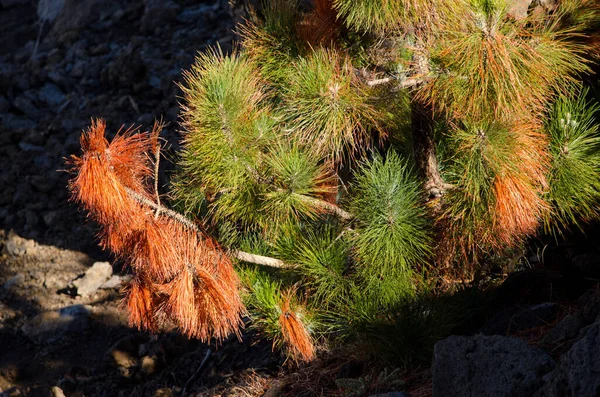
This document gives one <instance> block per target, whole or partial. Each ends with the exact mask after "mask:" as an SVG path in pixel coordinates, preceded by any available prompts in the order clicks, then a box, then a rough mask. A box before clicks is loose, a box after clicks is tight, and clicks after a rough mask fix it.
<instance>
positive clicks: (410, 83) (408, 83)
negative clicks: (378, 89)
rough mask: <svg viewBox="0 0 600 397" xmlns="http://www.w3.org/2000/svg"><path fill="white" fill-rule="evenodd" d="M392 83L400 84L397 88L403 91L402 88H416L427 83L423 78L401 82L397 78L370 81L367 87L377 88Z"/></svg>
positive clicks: (413, 78)
mask: <svg viewBox="0 0 600 397" xmlns="http://www.w3.org/2000/svg"><path fill="white" fill-rule="evenodd" d="M392 81H398V82H399V83H398V86H397V88H401V89H402V88H410V87H414V86H416V85H419V84H421V83H423V82H425V81H426V79H425V78H422V77H412V78H409V79H404V80H400V79H397V78H395V77H384V78H382V79H375V80H369V81H367V85H368V86H369V87H374V86H377V85H382V84H387V83H390V82H392Z"/></svg>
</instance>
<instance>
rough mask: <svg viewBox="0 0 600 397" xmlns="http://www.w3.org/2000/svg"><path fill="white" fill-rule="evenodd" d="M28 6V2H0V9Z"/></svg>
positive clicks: (12, 0)
mask: <svg viewBox="0 0 600 397" xmlns="http://www.w3.org/2000/svg"><path fill="white" fill-rule="evenodd" d="M25 4H29V0H0V7H3V8H8V7H14V6H21V5H25Z"/></svg>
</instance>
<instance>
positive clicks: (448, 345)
mask: <svg viewBox="0 0 600 397" xmlns="http://www.w3.org/2000/svg"><path fill="white" fill-rule="evenodd" d="M555 365H556V364H555V362H554V361H553V360H552V358H551V357H550V356H549V355H548V354H546V353H545V352H543V351H542V350H539V349H536V348H533V347H531V346H529V345H527V343H525V342H524V341H522V340H520V339H516V338H509V337H502V336H496V335H495V336H484V335H476V336H472V337H467V336H451V337H450V338H447V339H445V340H442V341H440V342H438V343H436V345H435V348H434V361H433V369H432V371H433V397H455V396H456V397H475V396H485V397H530V396H532V395H533V393H534V392H535V391H536V390H538V389H539V387H540V386H541V385H542V383H543V382H542V379H541V377H542V376H543V375H544V374H546V373H548V372H550V371H551V370H553V369H554V367H555Z"/></svg>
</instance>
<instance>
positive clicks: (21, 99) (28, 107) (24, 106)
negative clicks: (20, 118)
mask: <svg viewBox="0 0 600 397" xmlns="http://www.w3.org/2000/svg"><path fill="white" fill-rule="evenodd" d="M13 106H14V107H16V108H17V109H19V110H20V111H21V112H23V114H24V115H25V116H27V117H29V118H30V119H33V120H37V119H39V118H40V115H41V113H40V111H39V109H38V108H37V107H36V106H35V105H34V104H33V102H31V100H30V99H29V98H27V97H25V96H24V95H19V96H18V97H16V98H15V100H14V101H13Z"/></svg>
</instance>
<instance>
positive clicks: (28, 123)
mask: <svg viewBox="0 0 600 397" xmlns="http://www.w3.org/2000/svg"><path fill="white" fill-rule="evenodd" d="M0 124H3V125H4V126H5V127H6V128H7V129H9V130H31V129H34V128H37V123H36V122H35V121H33V120H30V119H27V118H25V117H19V116H15V115H14V114H11V113H1V114H0Z"/></svg>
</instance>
